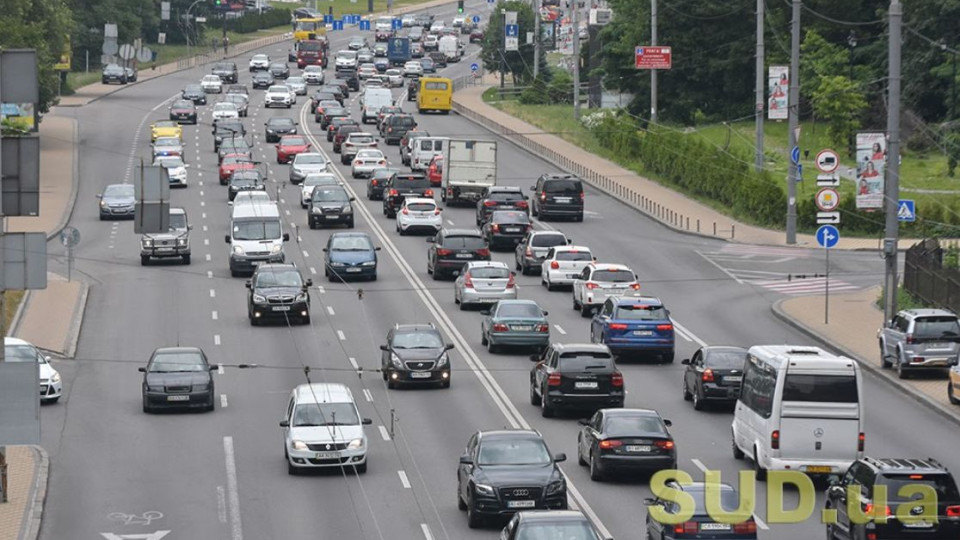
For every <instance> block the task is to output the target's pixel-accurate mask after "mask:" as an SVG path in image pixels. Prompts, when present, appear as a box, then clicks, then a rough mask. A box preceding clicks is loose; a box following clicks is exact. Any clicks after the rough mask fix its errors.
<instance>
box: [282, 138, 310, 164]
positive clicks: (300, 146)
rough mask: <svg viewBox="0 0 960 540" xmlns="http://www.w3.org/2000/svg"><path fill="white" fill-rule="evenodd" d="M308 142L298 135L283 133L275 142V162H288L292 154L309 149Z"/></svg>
mask: <svg viewBox="0 0 960 540" xmlns="http://www.w3.org/2000/svg"><path fill="white" fill-rule="evenodd" d="M310 146H311V145H310V143H309V142H307V139H306V138H304V137H302V136H300V135H285V136H283V137H281V138H280V142H278V143H277V145H276V149H277V163H290V162H291V161H292V160H293V158H294V156H296V155H297V154H300V153H303V152H309V151H310Z"/></svg>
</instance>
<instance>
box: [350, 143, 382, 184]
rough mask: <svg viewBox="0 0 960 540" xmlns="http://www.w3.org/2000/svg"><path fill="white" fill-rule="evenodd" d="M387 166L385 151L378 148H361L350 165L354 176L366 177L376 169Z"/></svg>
mask: <svg viewBox="0 0 960 540" xmlns="http://www.w3.org/2000/svg"><path fill="white" fill-rule="evenodd" d="M386 166H387V158H386V156H384V155H383V152H382V151H380V150H376V149H369V150H360V151H358V152H357V156H356V157H355V158H353V162H352V163H351V165H350V174H351V175H352V176H353V177H354V178H365V177H368V176H370V175H371V174H373V171H374V170H375V169H379V168H381V167H386Z"/></svg>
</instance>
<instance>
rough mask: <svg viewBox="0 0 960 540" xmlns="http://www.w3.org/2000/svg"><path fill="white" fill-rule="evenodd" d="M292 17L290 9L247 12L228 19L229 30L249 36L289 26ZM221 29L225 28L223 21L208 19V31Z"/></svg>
mask: <svg viewBox="0 0 960 540" xmlns="http://www.w3.org/2000/svg"><path fill="white" fill-rule="evenodd" d="M290 17H291V16H290V10H288V9H271V10H270V11H264V12H263V13H253V12H245V13H244V14H243V16H242V17H238V18H236V19H227V30H230V31H231V32H236V33H238V34H249V33H252V32H256V31H257V30H263V29H266V28H274V27H277V26H284V25H289V24H290V20H291V19H290ZM221 28H223V20H222V19H207V29H208V30H211V31H212V30H220V29H221Z"/></svg>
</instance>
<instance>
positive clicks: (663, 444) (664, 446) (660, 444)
mask: <svg viewBox="0 0 960 540" xmlns="http://www.w3.org/2000/svg"><path fill="white" fill-rule="evenodd" d="M653 445H654V446H656V447H657V448H659V449H661V450H673V441H655V442H654V443H653Z"/></svg>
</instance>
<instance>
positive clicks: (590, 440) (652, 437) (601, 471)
mask: <svg viewBox="0 0 960 540" xmlns="http://www.w3.org/2000/svg"><path fill="white" fill-rule="evenodd" d="M579 423H580V425H581V426H583V427H582V428H580V433H579V434H578V435H577V462H579V463H580V465H585V466H589V467H590V479H591V480H593V481H601V480H603V479H604V477H606V476H607V475H608V474H609V473H611V472H614V471H624V472H625V471H642V472H650V473H654V472H657V471H661V470H664V469H676V468H677V448H676V445H675V444H674V442H673V436H672V435H670V432H669V431H668V430H667V428H668V427H670V426H671V425H673V424H672V423H671V422H670V420H665V419H663V418H661V417H660V413H658V412H657V411H654V410H651V409H600V410H599V411H597V412H596V413H594V415H593V416H592V417H590V418H589V419H587V418H583V419H581V420H580V422H579Z"/></svg>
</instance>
